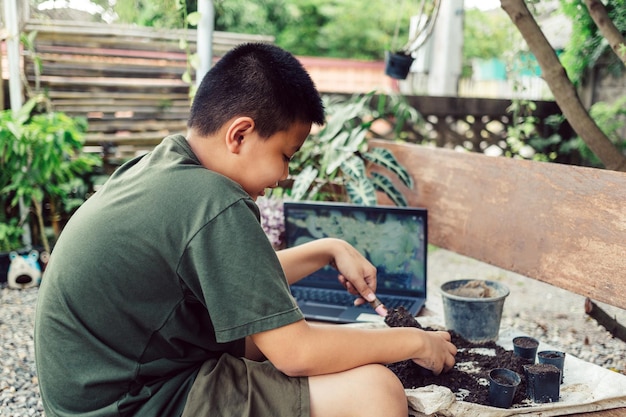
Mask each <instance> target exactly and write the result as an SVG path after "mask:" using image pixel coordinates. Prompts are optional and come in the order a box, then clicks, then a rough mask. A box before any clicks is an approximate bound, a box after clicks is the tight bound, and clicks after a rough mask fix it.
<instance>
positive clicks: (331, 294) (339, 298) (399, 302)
mask: <svg viewBox="0 0 626 417" xmlns="http://www.w3.org/2000/svg"><path fill="white" fill-rule="evenodd" d="M291 293H292V294H293V296H294V297H295V299H296V300H301V301H312V302H316V303H323V304H334V305H342V306H346V307H351V306H354V300H355V299H356V297H355V296H353V295H352V294H350V293H348V292H344V291H328V290H323V289H317V288H301V287H297V288H296V287H291ZM378 298H379V300H380V301H381V302H382V303H383V304H384V305H385V307H387V308H397V307H400V306H405V307H408V306H410V305H411V304H413V302H414V300H413V299H411V298H402V297H385V296H384V295H383V296H381V295H379V296H378ZM360 307H362V308H371V307H370V306H369V305H368V304H363V305H362V306H360Z"/></svg>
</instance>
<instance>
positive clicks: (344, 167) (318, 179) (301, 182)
mask: <svg viewBox="0 0 626 417" xmlns="http://www.w3.org/2000/svg"><path fill="white" fill-rule="evenodd" d="M373 97H374V92H371V93H369V94H365V95H355V96H353V97H351V98H350V99H348V100H346V99H345V98H340V99H336V98H329V97H326V96H325V97H324V101H325V107H326V109H327V112H328V114H329V117H328V122H327V123H326V125H325V126H324V127H323V128H322V129H320V130H319V131H317V132H313V133H312V134H311V135H310V137H309V138H308V139H307V140H306V141H305V142H304V144H303V146H302V148H301V149H300V151H299V152H297V153H296V155H295V157H294V159H293V160H292V162H291V164H290V171H291V172H292V178H291V179H292V180H293V183H292V184H287V185H286V187H285V188H288V189H287V190H285V194H286V196H287V197H288V198H291V199H293V200H318V201H319V200H331V201H344V202H351V203H354V204H361V205H375V204H376V202H377V198H376V192H377V190H378V191H382V192H383V193H385V194H386V195H387V196H389V198H390V199H391V200H392V201H393V202H394V203H395V204H396V205H398V206H406V199H405V198H404V196H403V195H402V193H401V192H400V191H399V190H398V189H397V188H396V187H395V186H394V184H393V183H392V181H391V179H390V177H389V176H388V175H385V174H380V173H378V172H371V171H370V170H368V166H371V165H377V166H381V167H383V168H385V169H386V172H389V174H390V175H397V176H398V178H400V180H401V181H402V182H403V183H404V184H405V185H406V186H407V187H409V188H412V187H413V180H412V178H411V177H410V176H409V174H408V172H407V171H406V169H405V168H404V167H403V166H402V165H401V164H400V163H399V162H398V161H397V160H396V158H395V157H394V156H393V155H392V154H391V152H389V151H388V150H386V149H380V148H375V149H369V147H368V142H367V141H368V137H369V136H371V135H372V133H371V130H370V128H371V126H372V124H373V123H374V122H376V121H377V120H379V119H383V118H385V117H386V116H388V113H389V112H393V113H394V115H393V118H396V119H398V120H402V121H404V120H406V119H407V118H413V119H415V118H417V117H419V116H418V114H417V112H416V111H415V110H414V109H413V108H411V107H410V106H409V105H408V104H406V102H404V101H402V99H401V98H399V97H394V96H384V95H380V96H377V98H378V107H377V109H376V110H373V109H371V106H370V104H371V103H370V102H371V100H372V98H373ZM281 185H283V186H285V184H281Z"/></svg>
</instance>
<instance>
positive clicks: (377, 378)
mask: <svg viewBox="0 0 626 417" xmlns="http://www.w3.org/2000/svg"><path fill="white" fill-rule="evenodd" d="M368 367H370V369H368V372H370V373H371V374H372V375H371V376H370V377H369V378H368V380H369V381H371V382H372V385H373V386H374V387H375V388H377V389H378V390H380V391H384V392H386V393H387V395H393V396H395V397H396V398H405V393H404V387H403V386H402V382H400V379H398V377H397V376H396V374H394V373H393V372H392V371H391V370H390V369H389V368H387V367H386V366H383V365H369V366H368Z"/></svg>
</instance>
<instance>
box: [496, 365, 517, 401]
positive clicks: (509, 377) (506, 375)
mask: <svg viewBox="0 0 626 417" xmlns="http://www.w3.org/2000/svg"><path fill="white" fill-rule="evenodd" d="M520 382H521V378H520V376H519V375H518V374H517V373H516V372H513V371H511V370H510V369H505V368H495V369H492V370H491V371H489V404H490V405H491V406H493V407H498V408H510V407H511V404H513V397H515V390H516V389H517V386H518V385H519V384H520Z"/></svg>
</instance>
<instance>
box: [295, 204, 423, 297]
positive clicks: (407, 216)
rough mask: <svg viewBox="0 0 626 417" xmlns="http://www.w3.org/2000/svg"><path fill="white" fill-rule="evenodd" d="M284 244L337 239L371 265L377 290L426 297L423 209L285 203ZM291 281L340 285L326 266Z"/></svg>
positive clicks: (329, 286)
mask: <svg viewBox="0 0 626 417" xmlns="http://www.w3.org/2000/svg"><path fill="white" fill-rule="evenodd" d="M284 212H285V235H286V236H285V239H286V245H287V247H293V246H298V245H300V244H303V243H306V242H309V241H311V240H315V239H319V238H323V237H336V238H340V239H343V240H345V241H347V242H348V243H350V244H351V245H352V246H354V247H355V248H356V249H357V250H358V251H359V252H360V253H361V254H363V255H364V256H365V257H366V258H367V259H368V260H369V261H370V262H371V263H372V264H373V265H374V266H376V269H377V281H378V286H377V292H378V293H381V294H382V293H386V294H392V295H404V296H406V295H414V296H418V297H424V298H425V297H426V257H427V249H428V248H427V244H428V238H427V211H426V209H423V208H415V207H394V206H357V205H352V204H345V203H318V202H315V203H313V202H285V206H284ZM294 285H304V286H309V287H318V288H337V289H343V287H342V286H341V284H340V283H339V281H338V280H337V270H335V269H334V268H332V267H330V266H326V267H324V268H322V269H321V270H319V271H317V272H314V273H313V274H311V275H309V276H307V277H305V278H304V279H302V280H301V281H299V282H298V283H296V284H294Z"/></svg>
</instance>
